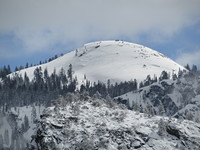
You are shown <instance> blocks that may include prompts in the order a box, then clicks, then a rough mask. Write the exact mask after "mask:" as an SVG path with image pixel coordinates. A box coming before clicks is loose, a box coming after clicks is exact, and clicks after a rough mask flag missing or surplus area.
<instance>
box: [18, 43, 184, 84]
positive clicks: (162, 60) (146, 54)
mask: <svg viewBox="0 0 200 150" xmlns="http://www.w3.org/2000/svg"><path fill="white" fill-rule="evenodd" d="M70 64H72V66H73V71H74V72H75V74H74V75H75V76H77V79H78V82H79V84H81V83H82V82H83V81H84V77H85V76H86V77H87V79H88V80H90V81H92V82H97V81H98V80H99V81H102V82H107V80H108V79H110V81H111V82H121V81H128V80H131V79H132V80H133V79H137V80H138V81H142V80H144V79H145V78H146V76H147V75H150V76H151V77H153V76H154V75H156V76H160V74H161V72H162V71H163V70H165V71H166V72H170V73H178V70H179V69H181V70H183V69H184V67H182V66H180V65H179V64H177V63H175V62H174V61H173V60H171V59H169V58H167V57H166V56H164V55H163V54H161V53H159V52H157V51H155V50H152V49H150V48H148V47H145V46H142V45H138V44H133V43H129V42H124V41H118V40H115V41H98V42H92V43H88V44H85V45H84V46H82V47H80V48H78V49H76V50H74V51H72V52H70V53H67V54H65V55H64V56H62V57H59V58H57V59H55V60H53V61H51V62H49V63H46V64H42V65H40V66H41V68H42V70H44V69H45V68H47V69H48V71H49V74H51V73H53V71H54V70H55V69H56V71H57V73H59V71H60V70H61V68H63V69H64V70H65V71H67V70H68V66H69V65H70ZM36 67H38V66H35V67H31V68H28V69H24V70H21V71H20V73H21V74H22V76H23V74H24V73H25V72H27V75H28V76H29V78H31V79H32V78H33V72H34V70H35V68H36Z"/></svg>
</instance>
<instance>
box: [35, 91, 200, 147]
mask: <svg viewBox="0 0 200 150" xmlns="http://www.w3.org/2000/svg"><path fill="white" fill-rule="evenodd" d="M54 105H55V106H52V107H49V108H47V109H45V111H44V112H43V115H42V120H41V122H40V126H39V129H38V130H37V134H36V135H35V141H37V143H38V148H41V149H49V150H51V149H65V150H75V149H76V150H81V149H82V150H88V149H91V150H92V149H96V150H106V149H108V150H119V149H122V150H127V149H132V150H133V149H138V150H161V149H165V150H179V149H180V150H182V149H185V150H187V149H191V150H195V149H196V150H199V149H200V143H199V141H200V125H199V124H197V123H194V122H192V121H186V120H177V119H175V118H167V117H159V116H149V115H147V114H143V113H139V112H135V111H131V110H127V109H126V108H125V107H124V106H123V105H117V104H115V103H114V102H113V101H112V100H110V99H108V100H104V99H102V98H100V96H99V95H98V94H97V95H96V96H94V97H93V98H90V97H88V96H87V95H86V94H81V95H79V94H78V95H74V94H69V95H68V96H67V97H66V98H61V99H59V100H57V101H55V104H54ZM35 147H36V144H35Z"/></svg>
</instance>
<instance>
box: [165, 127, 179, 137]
mask: <svg viewBox="0 0 200 150" xmlns="http://www.w3.org/2000/svg"><path fill="white" fill-rule="evenodd" d="M166 131H167V133H169V134H171V135H173V136H175V137H177V138H178V139H180V134H179V130H178V129H176V128H175V127H174V126H170V125H168V126H166Z"/></svg>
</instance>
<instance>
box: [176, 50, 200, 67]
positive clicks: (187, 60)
mask: <svg viewBox="0 0 200 150" xmlns="http://www.w3.org/2000/svg"><path fill="white" fill-rule="evenodd" d="M176 62H178V63H179V64H181V65H183V66H185V65H187V64H189V65H190V66H192V65H197V66H198V68H200V50H198V51H194V52H187V53H182V54H181V55H179V56H178V57H177V58H176Z"/></svg>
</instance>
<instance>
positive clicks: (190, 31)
mask: <svg viewBox="0 0 200 150" xmlns="http://www.w3.org/2000/svg"><path fill="white" fill-rule="evenodd" d="M199 8H200V1H199V0H167V1H166V0H84V1H83V0H56V1H55V0H41V1H40V0H18V1H16V0H9V1H8V0H0V67H2V66H4V65H10V66H11V67H12V68H15V66H20V65H25V64H26V63H27V62H28V63H29V64H31V63H32V64H37V63H39V61H44V60H46V59H48V58H49V57H52V56H54V55H55V54H58V55H59V54H61V53H64V54H65V53H67V52H69V51H71V50H74V49H76V48H78V47H81V46H82V45H83V44H85V43H88V42H91V41H99V40H110V39H114V40H115V39H120V40H124V41H129V42H133V43H138V44H142V45H145V46H148V47H150V48H152V49H155V50H157V51H159V52H161V53H163V54H165V55H166V56H168V57H170V58H172V59H173V60H175V61H177V62H178V63H180V64H182V65H185V64H187V63H189V64H191V65H192V64H196V65H198V68H200V9H199Z"/></svg>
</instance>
